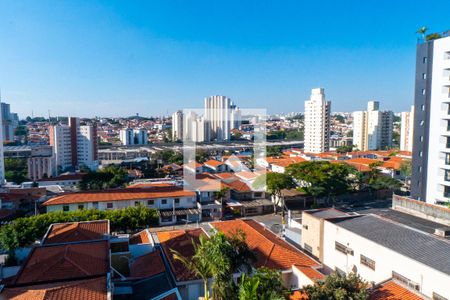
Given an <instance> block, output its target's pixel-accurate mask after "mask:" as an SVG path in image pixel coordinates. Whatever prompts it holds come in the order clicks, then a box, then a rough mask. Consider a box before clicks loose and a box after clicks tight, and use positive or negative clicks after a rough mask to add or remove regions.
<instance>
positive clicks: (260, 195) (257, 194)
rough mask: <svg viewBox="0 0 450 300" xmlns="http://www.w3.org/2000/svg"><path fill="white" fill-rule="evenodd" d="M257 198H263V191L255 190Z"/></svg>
mask: <svg viewBox="0 0 450 300" xmlns="http://www.w3.org/2000/svg"><path fill="white" fill-rule="evenodd" d="M254 195H255V198H261V197H262V193H261V192H255V194H254Z"/></svg>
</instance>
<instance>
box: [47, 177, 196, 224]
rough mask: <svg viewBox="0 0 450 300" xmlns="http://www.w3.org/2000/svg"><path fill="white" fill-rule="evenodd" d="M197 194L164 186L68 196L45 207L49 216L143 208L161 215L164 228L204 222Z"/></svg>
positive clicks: (175, 187)
mask: <svg viewBox="0 0 450 300" xmlns="http://www.w3.org/2000/svg"><path fill="white" fill-rule="evenodd" d="M196 197H197V196H196V193H195V192H194V191H192V190H188V189H184V188H183V187H179V186H175V185H168V184H163V185H162V186H157V185H153V186H152V185H150V186H149V187H147V188H127V189H117V190H108V191H96V192H94V191H92V192H91V191H90V192H77V193H68V194H64V195H61V196H57V197H54V198H51V199H49V200H47V201H46V202H44V203H43V205H44V206H45V207H46V208H47V212H51V211H75V210H78V209H99V210H107V209H122V208H127V207H130V206H138V205H143V206H145V207H149V208H155V209H157V210H158V212H159V216H160V217H159V222H160V224H161V225H165V224H175V223H177V222H186V221H193V222H195V221H197V220H201V213H200V210H199V209H198V206H197V200H196Z"/></svg>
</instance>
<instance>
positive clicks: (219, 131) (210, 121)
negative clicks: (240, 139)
mask: <svg viewBox="0 0 450 300" xmlns="http://www.w3.org/2000/svg"><path fill="white" fill-rule="evenodd" d="M204 120H205V140H206V141H213V140H216V141H229V140H230V135H231V130H232V129H234V128H238V127H239V126H240V123H241V113H240V110H239V109H238V108H237V107H236V105H234V104H233V102H232V101H231V99H230V98H228V97H225V96H217V95H216V96H211V97H207V98H205V115H204Z"/></svg>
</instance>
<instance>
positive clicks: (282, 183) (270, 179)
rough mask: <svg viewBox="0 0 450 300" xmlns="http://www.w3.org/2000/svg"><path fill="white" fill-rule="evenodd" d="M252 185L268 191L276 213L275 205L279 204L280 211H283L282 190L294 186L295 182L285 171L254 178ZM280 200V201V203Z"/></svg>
mask: <svg viewBox="0 0 450 300" xmlns="http://www.w3.org/2000/svg"><path fill="white" fill-rule="evenodd" d="M253 186H254V187H255V188H257V189H260V188H264V187H265V189H266V191H267V192H268V193H270V194H271V195H272V197H273V200H274V204H273V205H274V211H275V213H277V206H278V205H280V204H281V207H282V211H283V213H284V208H285V204H284V198H283V195H282V192H281V191H282V190H284V189H292V188H294V187H295V186H296V185H295V182H294V180H293V178H292V177H291V176H290V175H288V174H285V173H268V174H265V175H261V176H259V177H257V178H256V180H255V182H254V183H253ZM280 201H281V203H280Z"/></svg>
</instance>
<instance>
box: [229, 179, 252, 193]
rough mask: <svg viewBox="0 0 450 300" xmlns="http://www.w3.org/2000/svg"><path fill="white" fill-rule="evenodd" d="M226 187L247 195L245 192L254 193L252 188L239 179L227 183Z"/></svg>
mask: <svg viewBox="0 0 450 300" xmlns="http://www.w3.org/2000/svg"><path fill="white" fill-rule="evenodd" d="M226 185H227V186H228V187H229V188H230V189H232V190H234V191H236V192H242V193H245V192H251V191H252V189H251V188H250V186H249V185H248V184H247V183H245V182H243V181H242V180H239V179H236V180H233V181H230V182H227V183H226Z"/></svg>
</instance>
